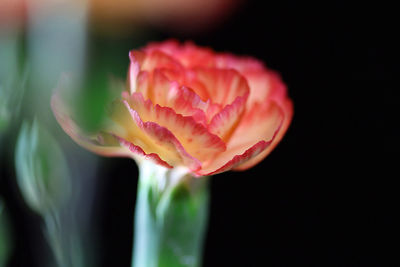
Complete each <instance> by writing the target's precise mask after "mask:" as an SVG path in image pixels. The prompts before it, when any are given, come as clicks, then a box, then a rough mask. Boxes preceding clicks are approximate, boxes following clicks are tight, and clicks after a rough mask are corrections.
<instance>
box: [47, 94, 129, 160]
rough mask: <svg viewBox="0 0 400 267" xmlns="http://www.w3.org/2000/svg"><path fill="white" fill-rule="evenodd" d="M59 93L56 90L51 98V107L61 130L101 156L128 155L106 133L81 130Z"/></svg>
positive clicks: (125, 150)
mask: <svg viewBox="0 0 400 267" xmlns="http://www.w3.org/2000/svg"><path fill="white" fill-rule="evenodd" d="M59 94H60V93H59V92H56V93H55V94H54V95H53V96H52V98H51V108H52V110H53V113H54V115H55V117H56V120H57V121H58V123H59V124H60V125H61V127H62V128H63V130H64V131H65V132H66V133H67V134H68V135H69V136H70V137H71V138H72V139H73V140H74V141H75V142H76V143H78V144H79V145H80V146H82V147H84V148H86V149H88V150H90V151H92V152H94V153H97V154H99V155H103V156H109V157H125V156H130V152H129V151H128V150H127V149H125V148H123V147H120V145H119V144H118V142H116V140H115V139H113V138H109V136H108V135H107V134H106V133H102V134H97V135H90V134H87V133H84V132H83V130H82V129H81V128H80V127H79V126H78V125H77V124H76V122H75V121H74V120H73V119H72V118H71V115H70V114H71V112H70V111H69V109H68V108H67V107H66V106H65V104H64V103H63V102H62V100H61V98H60V95H59Z"/></svg>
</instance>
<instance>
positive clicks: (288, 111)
mask: <svg viewBox="0 0 400 267" xmlns="http://www.w3.org/2000/svg"><path fill="white" fill-rule="evenodd" d="M282 108H283V110H284V114H285V117H284V119H283V122H282V126H281V127H280V129H279V132H278V133H277V134H276V137H275V138H274V140H273V142H272V144H271V145H270V146H269V147H267V148H266V149H265V150H264V151H263V152H262V153H260V154H259V155H258V156H256V157H254V158H252V159H251V160H249V161H247V162H244V163H243V164H241V165H238V166H237V167H235V168H234V169H235V170H246V169H248V168H251V167H253V166H254V165H256V164H257V163H259V162H260V161H261V160H263V159H264V158H265V157H266V156H268V154H269V153H271V152H272V150H273V149H274V148H275V147H276V146H277V145H278V144H279V142H280V141H281V140H282V138H283V136H284V135H285V133H286V132H287V130H288V128H289V125H290V123H291V121H292V118H293V103H292V101H291V100H290V99H288V98H286V100H284V101H283V102H282Z"/></svg>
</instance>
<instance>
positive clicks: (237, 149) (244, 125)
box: [197, 101, 284, 175]
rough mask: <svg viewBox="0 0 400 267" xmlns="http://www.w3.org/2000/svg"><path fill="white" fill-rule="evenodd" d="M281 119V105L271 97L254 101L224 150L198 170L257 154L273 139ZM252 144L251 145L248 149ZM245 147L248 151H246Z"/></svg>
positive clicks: (215, 169)
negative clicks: (262, 101)
mask: <svg viewBox="0 0 400 267" xmlns="http://www.w3.org/2000/svg"><path fill="white" fill-rule="evenodd" d="M283 119H284V115H283V111H282V109H281V108H280V107H279V106H278V105H277V104H276V103H275V102H273V101H271V102H266V103H264V105H261V104H256V105H254V107H253V108H251V109H250V110H246V111H245V114H244V115H243V117H242V119H241V122H240V124H239V125H238V127H237V128H236V129H235V131H234V133H233V135H232V136H231V138H230V139H229V141H228V143H227V149H226V151H225V152H223V153H221V154H219V155H218V156H217V157H216V158H215V159H213V161H212V162H211V163H210V164H208V165H205V166H204V167H203V169H202V170H201V171H200V172H197V173H198V174H201V175H205V174H208V173H216V172H221V170H222V171H226V170H228V169H229V168H234V167H237V166H238V165H239V164H243V163H245V162H246V160H250V159H252V158H254V157H256V156H257V155H258V154H259V153H261V152H262V151H263V150H264V151H265V149H266V148H268V146H269V145H270V144H272V143H273V141H274V139H275V137H276V136H277V135H278V134H279V132H280V129H281V126H282V123H283ZM260 142H261V143H260ZM252 147H254V148H253V149H251V148H252ZM249 149H251V150H249ZM247 150H249V151H248V152H246V151H247ZM228 167H229V168H228Z"/></svg>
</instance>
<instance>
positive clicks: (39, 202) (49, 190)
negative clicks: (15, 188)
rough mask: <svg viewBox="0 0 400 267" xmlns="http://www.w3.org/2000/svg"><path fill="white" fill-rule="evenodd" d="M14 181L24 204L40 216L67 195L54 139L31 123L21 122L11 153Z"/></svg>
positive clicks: (64, 166)
mask: <svg viewBox="0 0 400 267" xmlns="http://www.w3.org/2000/svg"><path fill="white" fill-rule="evenodd" d="M15 167H16V174H17V181H18V185H19V187H20V190H21V192H22V195H23V197H24V199H25V201H26V202H27V203H28V205H29V206H30V207H31V208H32V209H33V210H35V211H37V212H38V213H40V214H47V213H49V212H51V211H52V210H54V209H56V208H59V207H60V206H61V205H62V204H63V203H64V201H65V200H66V199H67V197H68V196H69V193H70V177H69V171H68V166H67V162H66V159H65V157H64V154H63V152H62V150H61V148H60V146H59V145H58V143H57V142H56V140H55V139H54V138H53V137H52V136H51V135H50V134H49V133H48V132H47V131H46V130H45V129H44V128H43V127H42V126H40V125H39V123H38V121H37V120H35V121H34V122H33V124H32V125H29V124H28V123H26V122H24V123H23V125H22V128H21V131H20V134H19V137H18V141H17V147H16V152H15Z"/></svg>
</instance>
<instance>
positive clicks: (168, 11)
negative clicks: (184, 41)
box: [89, 0, 242, 32]
mask: <svg viewBox="0 0 400 267" xmlns="http://www.w3.org/2000/svg"><path fill="white" fill-rule="evenodd" d="M241 1H242V0H113V1H109V0H89V10H90V16H91V19H92V21H93V22H95V24H96V25H98V26H99V27H100V28H105V29H107V28H110V29H112V30H113V31H115V30H124V28H126V26H127V25H130V24H132V22H133V23H145V24H150V25H154V26H157V27H162V28H168V29H172V30H176V31H191V32H192V31H199V30H204V29H208V28H210V27H212V26H214V25H215V24H217V23H218V22H220V21H222V20H223V19H224V18H225V17H227V16H229V14H230V13H232V11H233V10H234V9H235V8H236V7H237V6H238V5H239V3H240V2H241ZM116 25H118V26H120V27H117V28H116V27H115V26H116ZM123 26H125V27H123ZM121 27H122V28H121ZM130 28H131V27H130Z"/></svg>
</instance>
